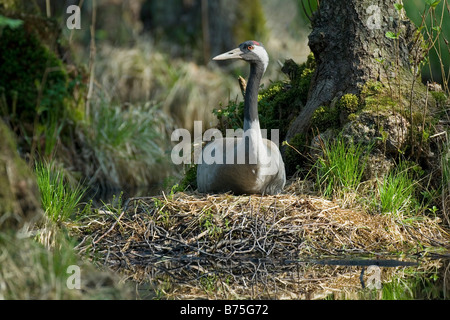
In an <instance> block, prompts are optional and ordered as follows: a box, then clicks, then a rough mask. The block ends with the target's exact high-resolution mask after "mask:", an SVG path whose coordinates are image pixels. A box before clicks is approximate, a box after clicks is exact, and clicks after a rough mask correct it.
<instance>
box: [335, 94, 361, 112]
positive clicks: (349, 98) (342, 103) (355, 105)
mask: <svg viewBox="0 0 450 320" xmlns="http://www.w3.org/2000/svg"><path fill="white" fill-rule="evenodd" d="M337 107H338V109H339V110H341V111H344V112H347V113H355V112H356V111H358V109H359V100H358V97H357V96H356V95H354V94H352V93H347V94H344V95H343V96H342V97H341V98H340V99H339V101H338V103H337Z"/></svg>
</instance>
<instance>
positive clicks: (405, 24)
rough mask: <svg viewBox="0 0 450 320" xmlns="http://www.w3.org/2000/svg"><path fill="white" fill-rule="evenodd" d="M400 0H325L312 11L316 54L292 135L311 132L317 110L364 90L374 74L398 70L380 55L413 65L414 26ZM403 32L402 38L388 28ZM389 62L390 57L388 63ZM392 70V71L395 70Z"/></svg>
mask: <svg viewBox="0 0 450 320" xmlns="http://www.w3.org/2000/svg"><path fill="white" fill-rule="evenodd" d="M396 3H399V4H401V1H399V0H377V1H373V0H321V1H320V6H319V8H318V10H317V11H316V12H315V14H314V15H313V17H312V22H311V23H312V28H313V30H312V32H311V34H310V35H309V43H308V44H309V47H310V48H311V51H312V52H313V53H314V56H315V59H316V65H317V68H316V71H315V74H314V76H313V79H312V81H311V86H310V90H309V94H308V101H307V103H306V106H305V107H304V108H303V109H302V110H301V112H300V114H299V116H298V117H297V118H296V119H295V120H294V122H293V123H292V124H291V126H290V128H289V130H288V133H287V137H286V140H287V141H290V139H292V138H293V137H294V136H295V135H296V134H298V133H303V134H304V133H306V132H307V131H308V129H309V125H310V120H311V118H312V116H313V113H314V111H315V110H316V109H317V108H318V107H320V106H323V105H329V104H330V103H331V102H332V101H333V100H334V99H336V98H340V97H341V96H342V95H344V94H346V93H353V94H358V93H359V92H360V90H361V88H362V86H363V85H364V84H365V83H366V82H367V81H369V80H374V81H381V82H385V81H386V79H387V78H388V77H390V78H392V74H386V70H385V68H383V67H382V64H381V63H380V62H377V60H376V59H378V60H380V59H384V60H385V61H386V62H387V63H389V62H392V63H393V64H395V65H396V66H398V69H397V71H399V70H402V72H403V71H406V72H409V70H410V67H411V66H410V50H411V44H412V43H413V38H414V26H413V25H412V23H411V22H410V21H409V20H408V19H407V18H406V15H405V14H404V10H403V9H402V10H397V9H396V8H395V7H394V4H396ZM388 31H391V32H393V33H398V32H400V36H399V38H398V40H393V39H389V38H387V37H386V32H388ZM386 62H385V63H386ZM389 72H392V70H390V71H389Z"/></svg>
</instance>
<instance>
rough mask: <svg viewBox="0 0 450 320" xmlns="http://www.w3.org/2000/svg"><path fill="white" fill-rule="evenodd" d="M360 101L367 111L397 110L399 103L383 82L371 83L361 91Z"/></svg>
mask: <svg viewBox="0 0 450 320" xmlns="http://www.w3.org/2000/svg"><path fill="white" fill-rule="evenodd" d="M360 99H361V101H362V103H361V105H362V108H363V109H365V110H376V111H386V110H395V109H396V108H397V106H398V103H397V102H396V101H394V100H393V99H392V96H391V94H390V92H389V90H388V88H386V87H385V86H384V85H383V84H382V83H381V82H376V81H369V82H367V83H366V84H365V85H364V87H363V88H362V90H361V94H360Z"/></svg>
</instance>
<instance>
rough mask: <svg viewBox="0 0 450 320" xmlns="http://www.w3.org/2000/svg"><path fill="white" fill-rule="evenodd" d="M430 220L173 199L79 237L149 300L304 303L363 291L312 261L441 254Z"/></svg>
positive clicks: (85, 229)
mask: <svg viewBox="0 0 450 320" xmlns="http://www.w3.org/2000/svg"><path fill="white" fill-rule="evenodd" d="M435 220H437V219H431V218H427V217H424V218H423V219H422V220H420V221H419V220H414V221H412V222H410V223H409V224H404V223H400V222H399V221H395V219H394V218H393V217H390V216H389V215H371V214H368V213H365V212H362V211H356V210H349V209H343V208H341V207H340V206H339V205H337V204H336V203H334V202H332V201H328V200H324V199H321V198H316V197H313V196H307V195H304V196H301V195H297V194H295V193H292V194H284V195H276V196H255V195H254V196H239V197H236V196H233V195H230V194H222V195H202V194H197V193H189V194H187V193H177V194H174V195H170V196H167V195H165V194H162V195H161V196H155V197H148V198H131V199H128V200H127V201H126V203H125V204H124V205H123V207H122V208H121V209H120V210H117V209H111V208H108V207H104V208H101V209H98V211H97V212H96V213H95V216H94V217H87V218H85V220H83V221H81V226H79V228H78V229H77V230H78V231H77V236H78V237H79V238H80V239H81V243H80V244H79V245H78V250H79V251H80V252H81V253H88V254H89V255H91V256H92V257H95V258H96V259H97V261H99V262H101V263H102V264H104V265H106V266H108V267H109V268H112V269H115V270H119V271H120V272H122V273H123V274H124V275H126V276H127V277H129V278H131V279H132V280H134V281H137V282H138V283H147V284H150V286H151V288H152V290H151V291H152V292H153V294H152V297H154V295H156V296H157V295H158V292H160V293H161V292H163V293H162V294H163V295H164V297H171V296H173V297H177V298H180V297H181V298H193V297H199V294H200V293H199V291H200V292H201V295H200V296H201V297H205V296H206V297H213V298H230V297H231V298H242V297H246V298H273V297H281V298H283V297H285V298H311V297H316V296H317V294H318V293H317V292H318V291H317V289H318V288H320V289H322V290H321V292H322V291H323V290H324V289H327V288H328V289H329V288H335V289H337V288H340V285H338V283H339V282H342V279H346V282H347V283H348V285H349V286H350V287H353V288H354V287H360V282H361V278H360V272H361V270H360V269H358V268H356V270H355V268H353V269H350V268H351V267H348V266H336V265H334V266H326V265H321V266H318V265H317V264H314V266H315V267H314V268H312V267H311V266H312V264H311V263H310V262H311V259H317V258H319V257H324V256H328V257H329V256H344V255H345V256H348V255H352V254H358V255H359V256H361V255H372V256H373V255H377V256H379V255H381V254H391V253H396V252H409V253H411V252H413V251H417V250H416V248H418V246H419V245H420V246H421V248H424V247H433V246H445V244H446V243H448V239H450V237H449V234H448V233H447V232H446V231H445V230H444V229H443V228H441V227H440V226H439V224H438V223H437V221H435ZM350 271H351V272H350ZM324 274H327V276H324ZM298 275H301V277H298ZM324 279H327V281H326V284H324ZM319 280H321V281H319ZM231 283H233V285H231ZM300 284H301V285H300ZM269 288H270V289H269ZM146 292H149V291H148V290H147V291H146Z"/></svg>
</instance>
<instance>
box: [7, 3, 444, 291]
mask: <svg viewBox="0 0 450 320" xmlns="http://www.w3.org/2000/svg"><path fill="white" fill-rule="evenodd" d="M13 2H17V3H19V2H20V1H9V2H8V6H7V7H6V9H8V10H9V9H11V8H13V7H15V6H13ZM247 2H248V1H242V2H236V3H238V4H239V7H240V8H242V6H243V7H249V6H246V5H245V4H246V3H247ZM425 3H426V4H427V6H425V8H424V9H423V10H422V11H421V12H420V14H419V18H418V19H416V20H417V21H418V23H417V25H418V26H419V32H421V34H422V36H421V37H420V36H418V37H417V39H418V40H417V43H416V45H417V46H419V47H421V48H422V49H423V51H421V52H424V53H426V55H428V56H429V57H430V58H429V59H425V60H424V61H419V60H420V59H417V61H415V62H416V63H417V64H416V66H417V73H416V74H415V76H416V78H417V79H416V80H415V81H416V83H420V80H421V79H420V72H419V69H421V68H424V70H426V69H431V68H433V69H434V68H435V66H436V65H437V66H438V71H440V73H441V74H442V76H439V77H438V76H435V74H436V73H435V72H433V73H431V74H430V81H429V82H430V83H428V87H423V88H425V90H423V88H422V90H419V89H417V88H419V86H417V88H416V86H415V85H414V84H413V85H412V86H411V87H405V86H403V85H402V83H401V81H399V80H401V79H400V78H399V77H400V76H401V74H400V73H398V72H396V73H395V74H396V76H393V77H392V78H389V79H388V81H387V83H386V82H384V83H383V82H381V81H380V82H368V83H366V84H365V85H364V87H363V88H362V90H361V93H360V94H358V95H356V94H354V93H347V92H343V93H342V96H340V97H339V99H336V100H335V101H332V102H331V103H330V104H329V105H323V106H321V107H320V108H319V109H317V110H316V112H315V114H314V116H313V120H312V123H311V128H312V130H311V131H310V132H309V133H308V134H298V135H297V136H295V137H294V138H293V139H292V140H291V141H289V143H287V142H285V143H284V144H283V148H284V151H285V153H284V157H285V163H286V166H287V168H288V174H289V175H292V176H293V177H292V179H290V181H289V184H288V186H287V188H286V192H285V193H284V194H283V195H278V196H273V197H255V196H242V197H234V196H233V195H230V194H222V195H208V196H202V195H199V194H197V193H196V192H195V189H196V185H195V183H196V181H195V180H196V166H195V165H192V166H185V167H184V168H181V169H180V168H174V167H173V165H172V164H171V163H170V161H169V160H168V159H169V158H170V154H169V153H170V148H171V141H170V133H171V132H172V131H173V129H174V128H176V127H183V128H187V129H192V127H191V126H192V125H193V121H194V120H203V122H204V123H205V124H206V128H203V129H205V130H206V129H207V128H208V127H212V126H216V125H217V126H218V127H219V128H220V129H221V130H223V131H224V130H226V129H228V128H233V129H237V128H241V127H242V126H243V123H242V119H243V102H242V99H241V98H240V93H239V89H238V86H237V84H236V81H235V79H234V77H235V75H236V74H237V73H243V71H242V70H238V69H236V68H235V66H233V68H230V69H229V71H230V72H228V73H226V72H224V70H227V69H222V70H220V69H218V68H214V67H213V66H212V65H209V66H208V67H204V66H199V65H197V63H198V61H200V60H201V59H198V57H199V56H201V55H202V54H200V53H197V54H193V56H194V58H192V59H190V58H191V57H190V56H189V55H188V54H187V55H184V54H180V51H179V50H180V49H179V47H178V46H173V47H172V43H173V40H175V41H176V42H177V44H178V45H181V46H182V47H183V48H184V49H183V50H185V52H189V50H190V49H192V48H193V47H195V46H197V47H200V43H202V42H203V41H204V40H205V39H203V38H202V39H201V41H200V40H199V39H200V38H199V37H197V35H198V34H199V33H201V31H200V29H201V26H200V25H197V26H195V30H183V28H178V29H176V30H175V29H172V31H173V32H174V33H175V34H173V36H174V37H172V38H170V39H169V40H172V42H170V41H169V42H168V43H164V44H163V43H161V42H162V40H161V39H163V38H164V36H163V35H161V34H160V33H158V39H157V40H158V41H153V39H149V38H148V37H144V36H138V35H137V34H138V33H139V32H138V31H136V29H133V28H134V27H130V26H131V24H129V25H128V27H127V28H130V29H133V31H130V30H129V29H126V28H121V30H120V34H118V35H117V37H118V38H120V40H118V42H119V43H121V44H122V45H121V46H118V45H117V43H115V44H114V40H115V36H116V35H115V34H113V32H109V31H108V29H107V28H106V27H105V24H104V23H105V22H102V21H99V23H98V24H99V28H98V29H97V30H93V34H94V40H96V41H97V46H95V45H94V44H95V42H94V44H92V42H91V45H90V50H85V49H86V44H87V42H85V41H86V39H88V35H85V37H86V38H85V39H83V35H81V34H77V33H76V32H75V36H74V38H72V36H70V38H69V37H67V39H66V36H67V34H64V32H65V31H63V35H62V36H61V35H59V30H58V32H57V33H58V34H54V33H51V34H50V33H48V34H47V37H46V36H45V35H46V33H47V29H46V28H42V30H43V32H35V31H36V30H39V29H41V28H38V27H36V25H34V23H37V24H39V26H40V25H41V23H43V24H44V25H47V23H48V24H49V25H50V26H55V21H53V20H51V19H50V20H48V19H46V18H42V17H41V16H39V17H38V18H37V17H36V16H34V18H30V19H29V17H28V18H27V17H26V15H24V16H18V15H16V14H11V15H10V17H9V16H8V17H7V16H6V15H7V14H9V13H10V11H8V10H7V11H5V12H6V13H5V12H4V11H3V9H4V8H5V7H1V5H0V13H1V14H4V15H1V14H0V39H1V41H0V65H2V73H1V74H0V116H1V118H2V119H3V121H4V122H5V123H6V124H7V126H8V127H9V129H11V131H13V132H14V133H15V134H16V135H17V142H18V146H17V148H16V147H15V146H14V149H17V150H18V151H19V153H20V155H21V156H22V157H23V158H25V159H27V160H28V161H29V163H30V167H32V168H33V169H34V173H35V174H36V180H37V184H38V187H39V191H40V201H41V206H42V209H43V211H44V212H45V215H44V218H43V219H42V220H41V221H38V222H37V223H36V224H35V225H34V226H33V227H30V229H24V230H19V231H17V230H11V232H4V230H1V231H0V246H1V247H2V249H4V250H2V254H1V255H0V265H1V266H2V267H1V268H0V298H5V299H40V298H43V299H80V298H87V299H90V298H94V299H95V298H101V299H105V298H106V299H114V298H130V297H134V295H133V294H130V291H129V289H128V288H127V287H126V286H122V285H119V284H118V282H119V279H118V277H117V276H113V275H111V273H110V272H109V271H101V269H102V267H104V266H106V267H107V268H110V269H114V268H116V267H117V266H118V265H119V263H120V266H121V267H120V268H119V269H118V274H119V275H120V277H125V278H127V279H129V280H134V281H135V282H136V283H138V284H141V283H145V284H146V285H148V286H149V288H146V289H145V290H146V292H147V293H146V296H145V297H149V298H152V299H155V298H156V299H167V298H180V297H185V298H193V297H202V298H204V297H207V298H233V299H236V298H237V299H239V298H268V299H273V298H279V297H283V298H285V297H290V298H311V297H314V296H315V294H316V293H318V292H321V294H323V297H326V296H327V293H323V292H322V290H321V289H320V288H322V287H327V288H332V289H333V290H336V292H337V291H340V290H341V288H342V281H343V280H342V279H343V278H345V279H347V280H349V282H348V283H346V284H345V285H346V286H348V287H350V288H351V289H352V290H358V288H359V282H358V281H359V272H354V270H352V271H351V272H350V271H349V269H348V268H347V269H345V268H341V267H335V266H323V265H320V264H319V267H318V266H317V265H314V263H315V262H316V260H315V259H316V258H317V257H323V256H329V255H332V256H342V255H349V256H352V255H353V254H355V253H357V254H364V255H369V256H373V255H374V254H375V255H377V256H379V255H384V254H386V255H388V256H393V257H394V258H396V259H401V258H402V257H403V255H406V257H407V258H409V257H425V258H426V257H429V256H433V257H434V255H438V254H442V255H443V256H445V255H448V244H447V242H448V239H449V232H448V226H449V225H450V141H449V134H450V129H449V121H450V113H449V99H448V97H449V91H448V81H447V78H446V76H445V73H446V69H445V68H444V66H445V65H446V64H448V63H447V62H445V59H446V55H445V52H446V51H445V50H446V49H447V47H448V44H447V46H445V41H444V39H445V38H443V37H444V36H445V35H444V34H443V30H445V26H446V24H447V23H448V21H450V20H449V19H446V15H445V10H444V9H445V7H444V5H448V1H441V2H439V1H434V2H433V1H425ZM257 4H258V5H256V6H250V7H251V12H250V13H249V14H248V15H247V14H246V13H245V11H241V12H244V13H245V16H249V17H251V19H248V20H245V19H241V20H245V21H244V22H245V26H244V28H240V29H239V30H234V31H235V32H234V33H235V34H234V37H236V38H241V37H243V38H245V39H247V38H257V40H262V41H264V40H265V39H264V38H265V37H267V39H268V40H269V39H270V38H271V35H269V34H268V32H269V31H270V30H269V29H268V28H265V27H263V26H262V25H263V24H264V21H265V20H266V19H268V18H270V17H267V16H265V15H264V11H263V9H264V6H263V5H262V6H261V5H260V4H264V1H262V2H257ZM172 5H175V2H173V4H172ZM406 5H409V2H408V4H406ZM295 6H300V4H299V2H298V1H295ZM313 8H315V6H313ZM401 9H402V8H397V10H401ZM33 10H35V9H33ZM441 10H442V11H441ZM416 11H418V10H416ZM410 13H411V7H409V9H408V14H410ZM127 14H130V13H129V12H127ZM33 15H35V14H33ZM420 15H422V16H420ZM442 17H444V18H442ZM159 19H162V20H164V15H161V16H160V17H159ZM83 21H85V20H83ZM421 21H422V23H421ZM49 29H52V28H49ZM54 29H55V30H57V29H58V28H57V27H55V28H54ZM447 29H448V28H447ZM85 30H88V28H85ZM172 31H171V32H172ZM184 31H186V34H185V33H184ZM389 31H390V33H388V34H387V37H388V38H389V39H390V40H391V41H392V44H393V45H396V44H397V42H398V41H400V38H401V37H399V35H398V34H397V33H396V32H397V30H389ZM83 32H84V30H83ZM133 32H134V33H133ZM80 33H81V32H80ZM251 35H255V36H251ZM49 38H51V39H49ZM194 38H195V39H196V43H195V44H193V40H192V39H194ZM261 38H262V39H261ZM107 40H108V41H107ZM277 40H278V39H277ZM99 42H102V43H101V45H100V44H99ZM106 42H108V43H106ZM269 43H270V42H269ZM80 44H81V45H80ZM83 44H84V45H83ZM191 45H192V48H191ZM266 46H268V45H267V44H266ZM175 47H176V48H175ZM80 48H82V49H81V50H82V51H83V52H80V51H79V50H80ZM168 48H173V51H174V52H169V51H170V50H167V49H168ZM442 48H444V49H445V50H442ZM191 51H192V50H191ZM61 53H63V55H62V54H61ZM68 53H71V54H73V56H74V57H73V60H74V61H72V59H71V57H70V56H71V55H70V54H68ZM203 54H204V53H203ZM432 55H434V56H435V57H433V56H432ZM180 57H183V58H184V59H186V60H183V59H182V58H180ZM305 57H306V55H305ZM417 58H418V57H417ZM80 61H84V62H80ZM208 61H209V59H208ZM271 61H272V62H273V61H276V59H272V57H271ZM430 61H433V62H430ZM86 62H88V64H86ZM378 62H379V64H380V68H386V69H387V70H390V71H391V72H395V71H398V68H399V66H398V65H397V64H396V63H395V62H388V61H383V60H382V59H380V61H378ZM269 68H270V70H269V72H268V75H270V77H273V79H270V80H271V81H270V82H269V83H267V84H266V85H264V86H263V87H262V88H261V90H260V94H259V111H260V122H261V127H262V128H266V129H268V138H270V137H271V136H270V130H271V129H279V130H280V132H279V137H280V139H283V137H284V136H285V135H286V132H287V129H288V127H289V124H290V122H291V121H292V120H293V119H295V117H296V116H297V115H298V113H299V112H300V110H301V109H302V107H303V106H304V105H305V104H306V102H307V99H308V92H309V89H310V84H311V79H312V77H313V75H314V72H315V69H316V61H315V59H314V56H313V55H312V54H310V55H309V56H308V57H307V59H306V61H305V62H304V63H301V64H297V63H295V62H294V61H293V60H286V61H285V63H284V65H283V67H282V68H281V69H282V70H281V72H282V74H281V73H279V72H280V71H279V70H278V69H279V67H278V65H277V64H276V63H271V66H270V67H269ZM275 69H276V71H274V70H275ZM86 70H89V71H86ZM442 71H443V72H442ZM277 72H278V73H277ZM391 74H392V73H391ZM438 79H439V80H440V82H441V83H442V87H440V88H439V86H437V87H436V86H435V84H433V83H431V82H432V80H438ZM416 89H417V90H416ZM227 95H228V102H226V103H220V102H219V101H221V99H223V98H224V97H227ZM213 108H215V109H214V110H212V109H213ZM364 117H365V120H367V119H369V120H370V121H369V122H370V123H367V122H366V123H363V121H362V120H364V119H363V118H364ZM387 118H388V119H392V118H395V119H397V118H400V119H401V120H402V121H403V120H404V122H400V123H406V124H408V125H405V126H404V127H403V128H402V130H403V129H404V130H405V135H406V136H407V138H406V139H404V140H402V141H403V143H402V144H401V145H397V144H395V142H396V138H397V136H395V132H393V131H392V130H391V129H392V128H389V127H388V126H387V125H386V123H387V122H386V121H385V120H386V119H387ZM351 126H353V127H351ZM5 128H6V126H5ZM349 128H350V129H354V128H364V130H367V131H364V130H362V131H361V132H362V134H361V136H359V137H357V136H351V135H349V132H351V130H350V129H349ZM2 130H3V129H2ZM5 136H6V135H5ZM394 136H395V137H396V138H395V139H394ZM399 136H401V134H399ZM2 137H3V131H2ZM360 138H361V139H360ZM280 142H281V141H280ZM0 146H1V145H0ZM0 151H2V149H1V148H0ZM2 152H3V151H2ZM385 162H386V163H388V165H386V168H384V169H385V170H382V171H379V174H373V173H371V172H370V170H371V168H372V167H373V163H385ZM6 169H7V168H6ZM6 169H5V170H6ZM24 171H25V170H24ZM377 173H378V171H377ZM5 176H6V175H5ZM8 177H9V176H8ZM163 180H165V181H167V183H166V184H167V185H166V186H165V187H167V188H166V190H164V191H163V192H162V194H158V195H148V196H149V197H131V198H128V199H127V198H124V197H123V195H122V193H121V195H120V196H119V197H114V198H113V199H107V200H105V202H103V203H102V205H101V206H96V205H93V204H92V202H91V201H89V200H90V199H89V198H87V195H88V188H90V187H94V188H95V187H97V188H100V189H117V190H119V191H122V190H127V189H128V190H129V189H131V188H134V187H139V186H148V185H150V184H152V183H155V182H157V183H160V182H161V181H163ZM0 182H1V181H0ZM22 185H23V184H21V182H20V181H19V182H18V184H17V185H16V188H17V189H20V188H21V187H22ZM1 189H2V190H3V189H4V188H3V185H2V188H1ZM5 194H7V193H1V192H0V195H5ZM24 194H26V192H25V193H24ZM86 198H87V200H88V201H87V202H85V201H86ZM8 206H10V203H8ZM2 208H3V207H2V204H0V209H2ZM9 209H10V207H8V210H9ZM0 213H1V214H3V212H0ZM2 219H3V217H2ZM11 229H12V228H11ZM15 232H17V233H15ZM112 243H114V246H112V245H111V244H112ZM143 248H145V249H143ZM443 248H444V249H443ZM142 250H144V251H142ZM441 250H447V251H441ZM149 252H151V253H152V254H150V253H149ZM299 257H308V258H310V259H312V260H311V261H314V263H312V264H309V263H308V264H305V263H303V261H299ZM281 258H282V259H283V260H280V259H281ZM234 259H236V260H234ZM288 260H289V261H288ZM236 261H237V262H238V263H236ZM255 261H257V263H256V264H255ZM424 261H425V262H424V265H423V266H421V267H418V268H412V270H414V271H406V272H403V269H400V270H399V269H396V270H395V274H394V271H392V273H391V272H386V273H387V274H388V275H387V279H386V281H384V282H383V289H382V298H384V299H412V298H416V297H425V298H439V299H440V298H446V297H447V296H446V293H445V292H442V291H439V290H440V289H436V290H438V291H436V292H435V291H432V290H435V288H436V287H435V285H436V284H437V285H441V284H442V282H443V281H446V279H448V278H449V277H448V276H446V275H444V274H441V273H440V272H442V270H443V268H442V266H439V267H437V266H436V267H435V268H434V269H433V268H428V267H429V265H430V264H431V265H433V266H434V264H435V263H437V262H435V261H431V262H430V261H428V260H424ZM436 261H437V260H436ZM73 265H76V266H80V267H81V268H82V269H83V278H82V279H83V283H82V287H83V290H81V291H80V290H70V289H69V288H68V286H67V282H66V281H67V278H68V273H67V270H68V268H69V267H70V266H73ZM444 266H445V265H444ZM422 267H423V268H428V269H426V270H423V273H422V274H420V275H416V276H414V275H413V273H414V272H417V271H418V270H421V272H422V269H420V268H422ZM169 268H170V270H171V275H173V276H174V277H172V276H169V275H168V273H167V270H168V269H169ZM446 268H447V269H448V266H447V267H446ZM444 269H445V268H444ZM255 270H256V271H255ZM299 270H300V271H301V273H302V274H304V275H305V277H304V279H303V280H305V281H307V280H306V279H310V280H311V281H309V282H308V285H307V286H306V287H299V286H298V281H296V280H295V281H294V280H293V279H296V278H295V275H298V273H299ZM317 270H319V271H320V274H318V273H316V271H317ZM410 270H411V269H410ZM149 274H151V277H149ZM177 277H178V278H179V279H182V280H183V281H181V284H180V282H176V281H174V279H176V278H177ZM321 279H322V280H321ZM323 279H327V280H323ZM303 280H302V281H303ZM320 281H324V282H323V283H321V282H320ZM351 281H353V282H351ZM271 283H275V284H277V285H275V287H272V286H271ZM355 283H356V284H357V285H355ZM281 284H282V285H281ZM249 286H250V287H251V289H252V290H249ZM140 288H142V287H140ZM272 288H273V290H272ZM439 288H442V286H440V287H439ZM379 293H380V292H379V291H377V294H379ZM369 297H371V298H379V297H373V296H369Z"/></svg>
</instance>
